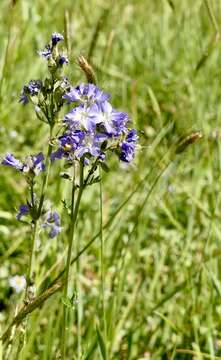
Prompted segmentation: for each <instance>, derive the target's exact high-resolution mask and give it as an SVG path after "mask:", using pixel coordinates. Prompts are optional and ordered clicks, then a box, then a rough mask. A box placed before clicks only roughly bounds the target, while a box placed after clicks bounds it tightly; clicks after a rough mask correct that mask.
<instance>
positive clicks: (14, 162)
mask: <svg viewBox="0 0 221 360" xmlns="http://www.w3.org/2000/svg"><path fill="white" fill-rule="evenodd" d="M2 165H6V166H11V167H13V168H15V169H17V170H19V171H22V169H23V165H22V163H21V162H20V161H19V160H18V159H16V158H15V157H14V156H13V155H12V154H10V153H7V154H6V156H5V158H4V159H3V160H2Z"/></svg>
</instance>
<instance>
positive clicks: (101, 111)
mask: <svg viewBox="0 0 221 360" xmlns="http://www.w3.org/2000/svg"><path fill="white" fill-rule="evenodd" d="M90 115H91V117H92V118H93V120H94V122H95V123H96V124H100V125H101V126H103V128H104V129H105V131H106V132H107V133H108V134H109V135H110V136H119V135H121V134H122V133H123V132H124V131H126V130H127V127H126V124H127V122H128V115H127V114H126V113H124V112H119V111H116V110H115V109H113V108H112V106H111V104H110V103H109V102H107V101H104V102H102V103H99V104H95V105H93V106H92V109H91V113H90Z"/></svg>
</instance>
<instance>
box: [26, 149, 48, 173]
mask: <svg viewBox="0 0 221 360" xmlns="http://www.w3.org/2000/svg"><path fill="white" fill-rule="evenodd" d="M44 170H45V164H44V155H43V154H42V153H39V154H37V155H30V156H28V157H27V158H26V159H25V163H24V165H23V169H22V171H23V172H24V173H28V172H30V171H31V172H33V173H34V174H35V175H36V176H37V175H38V174H39V173H40V172H41V171H44Z"/></svg>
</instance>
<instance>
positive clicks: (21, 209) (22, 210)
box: [16, 205, 29, 220]
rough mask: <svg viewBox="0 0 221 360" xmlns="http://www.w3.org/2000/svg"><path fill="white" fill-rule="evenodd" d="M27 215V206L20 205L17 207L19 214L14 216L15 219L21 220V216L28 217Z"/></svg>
mask: <svg viewBox="0 0 221 360" xmlns="http://www.w3.org/2000/svg"><path fill="white" fill-rule="evenodd" d="M28 213H29V207H28V205H20V206H19V212H18V214H17V215H16V219H17V220H21V218H22V216H25V215H28Z"/></svg>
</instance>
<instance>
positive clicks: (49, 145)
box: [38, 125, 53, 218]
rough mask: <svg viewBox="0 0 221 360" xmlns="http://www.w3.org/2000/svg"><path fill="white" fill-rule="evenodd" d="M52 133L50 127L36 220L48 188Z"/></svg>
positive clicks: (39, 214)
mask: <svg viewBox="0 0 221 360" xmlns="http://www.w3.org/2000/svg"><path fill="white" fill-rule="evenodd" d="M52 133H53V125H52V126H51V127H50V138H49V144H48V151H47V155H46V160H45V167H46V171H45V173H44V177H43V182H42V187H41V196H40V201H39V206H38V218H39V217H40V216H41V212H42V207H43V204H44V199H45V192H46V189H47V186H48V178H49V172H50V168H51V160H50V155H51V153H52V145H51V139H52Z"/></svg>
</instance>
